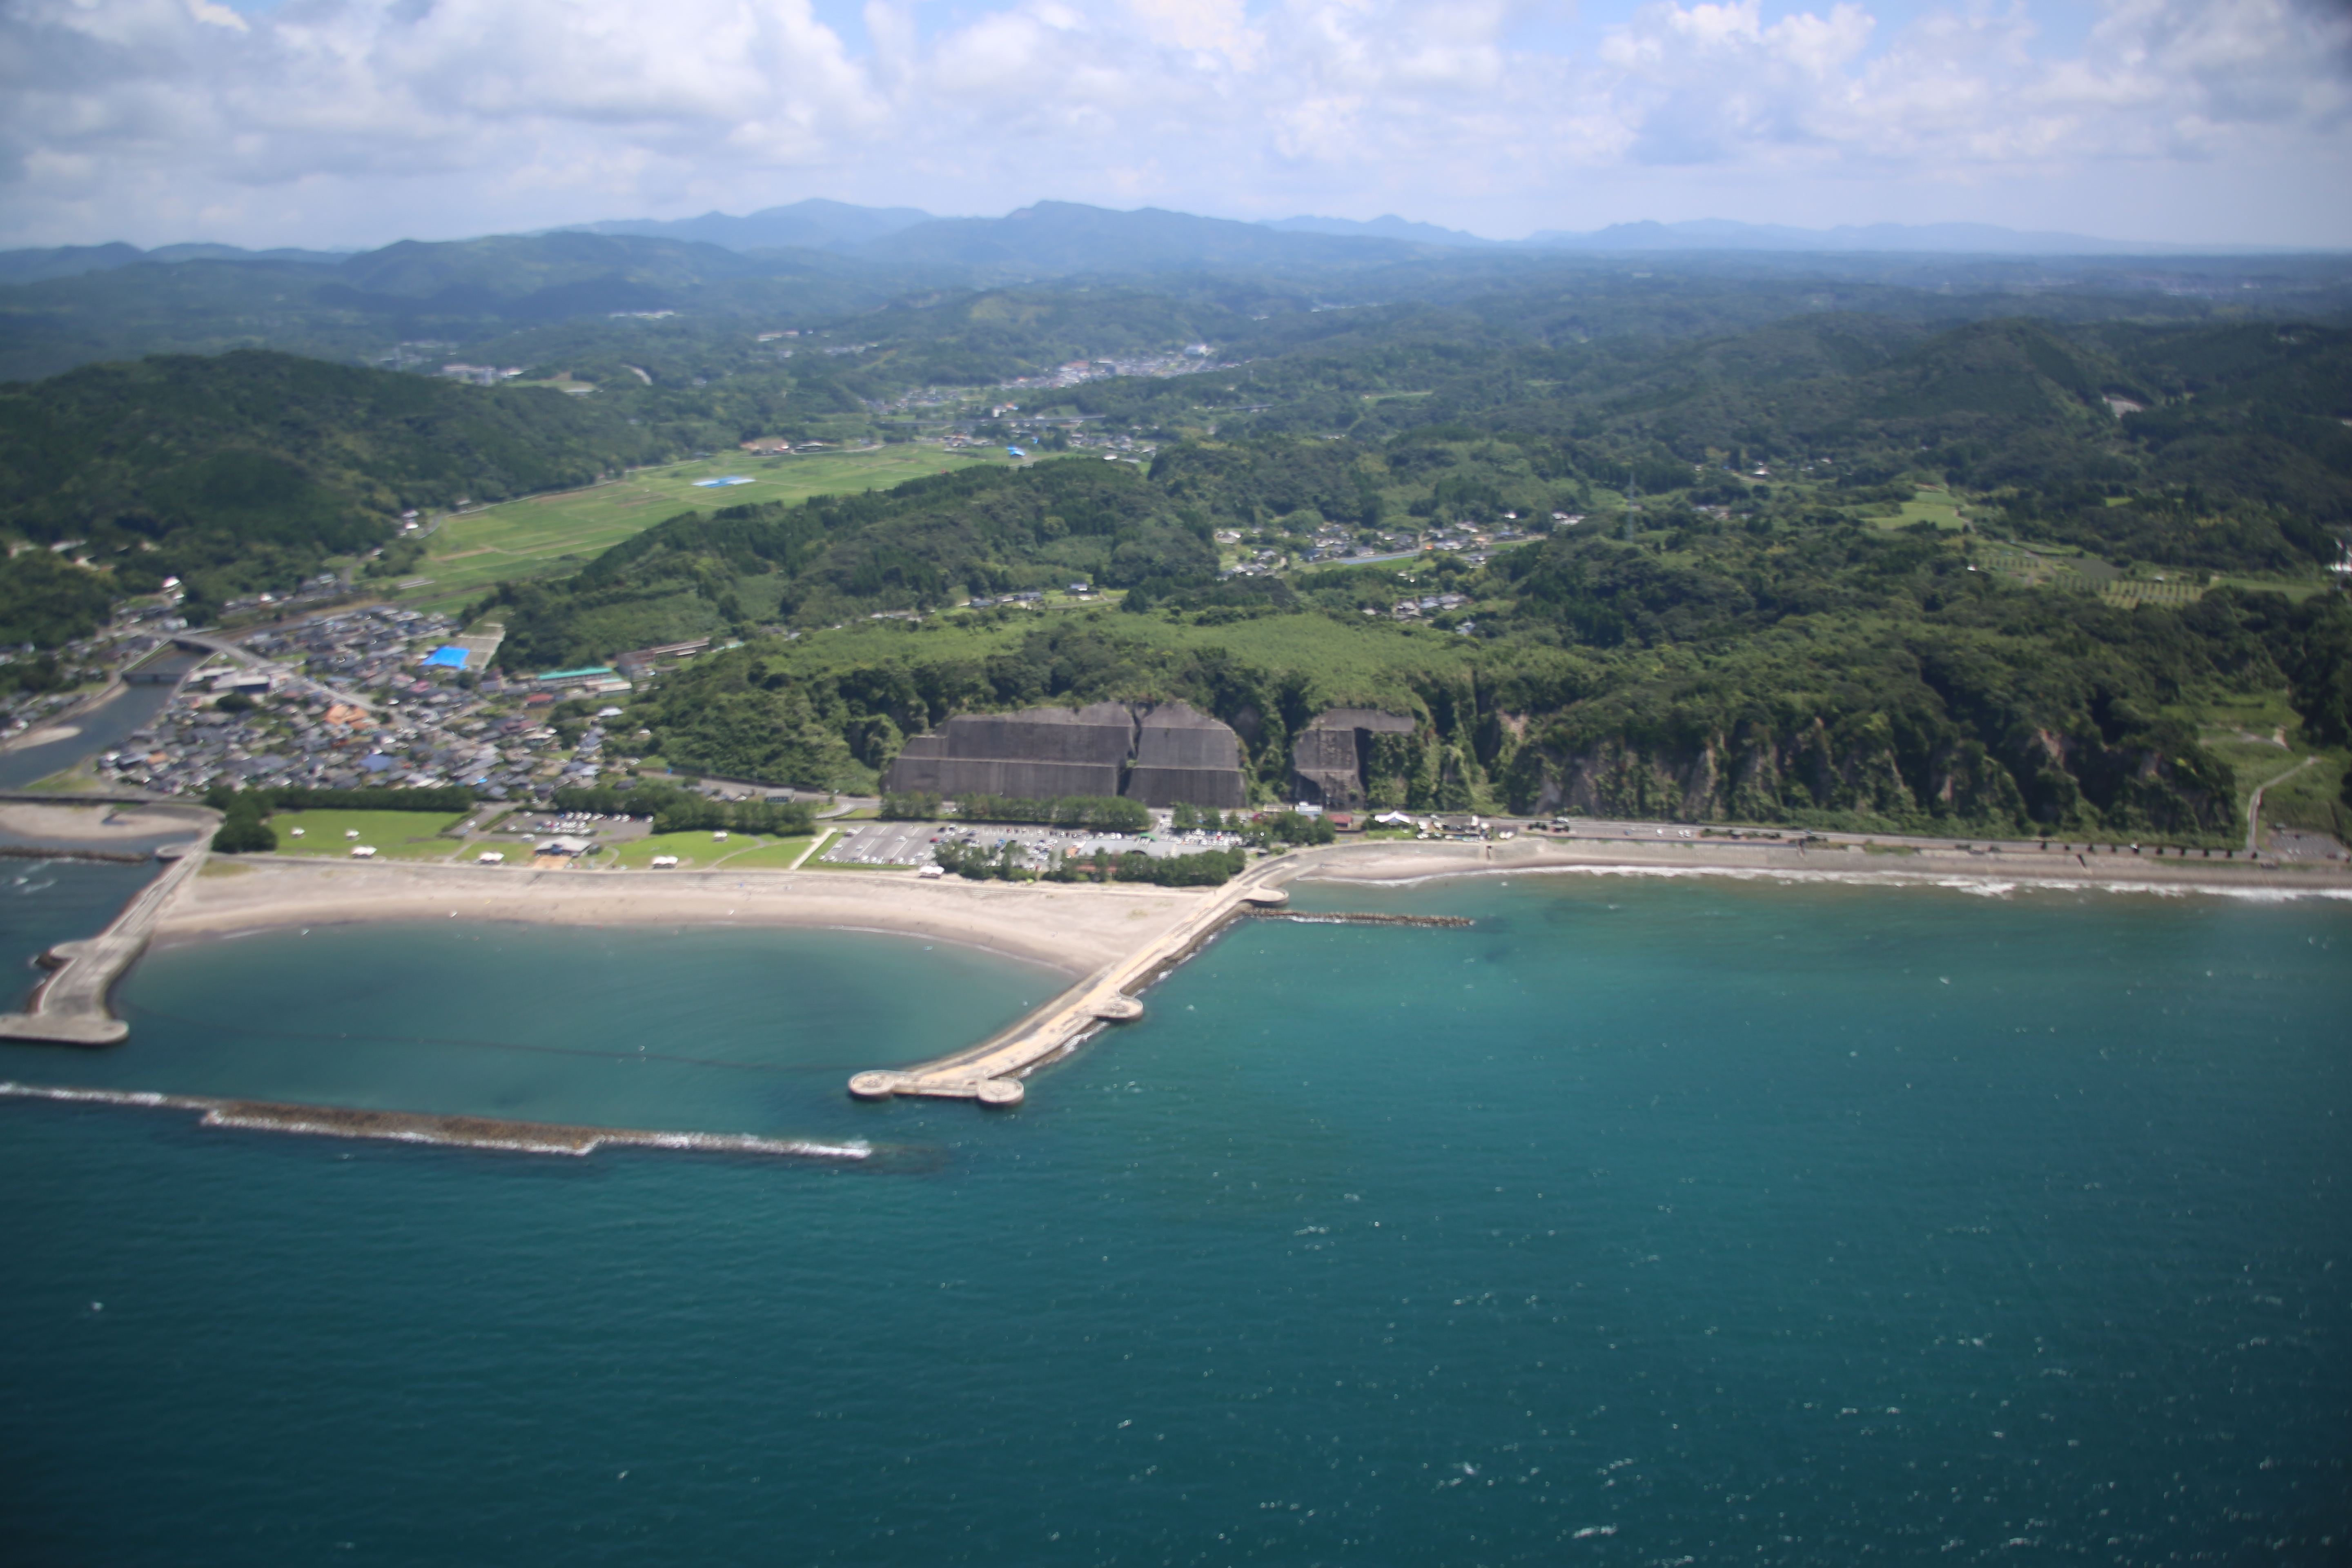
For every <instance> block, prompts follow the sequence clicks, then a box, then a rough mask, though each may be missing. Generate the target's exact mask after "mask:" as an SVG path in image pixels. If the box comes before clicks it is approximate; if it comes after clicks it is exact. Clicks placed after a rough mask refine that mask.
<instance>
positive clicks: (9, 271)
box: [0, 241, 352, 283]
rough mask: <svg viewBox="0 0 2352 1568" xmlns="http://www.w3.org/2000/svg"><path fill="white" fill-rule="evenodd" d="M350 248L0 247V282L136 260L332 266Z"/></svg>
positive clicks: (66, 274)
mask: <svg viewBox="0 0 2352 1568" xmlns="http://www.w3.org/2000/svg"><path fill="white" fill-rule="evenodd" d="M351 254H352V253H351V252H350V251H348V250H240V249H238V248H237V247H236V246H234V245H160V246H157V247H155V248H154V249H152V250H142V249H140V248H139V247H137V246H135V245H124V244H121V243H120V242H119V241H118V242H117V243H115V244H112V245H60V246H54V247H49V248H47V249H42V250H0V283H38V282H39V281H41V279H45V278H79V277H80V276H81V275H82V274H83V273H85V272H105V271H109V270H110V269H112V268H117V267H128V266H130V265H131V263H132V262H134V261H299V262H303V263H307V264H309V265H310V266H314V267H332V266H334V265H335V264H336V263H338V262H340V261H341V260H342V259H343V258H345V257H347V256H349V255H351Z"/></svg>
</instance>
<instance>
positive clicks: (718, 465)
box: [400, 446, 1006, 607]
mask: <svg viewBox="0 0 2352 1568" xmlns="http://www.w3.org/2000/svg"><path fill="white" fill-rule="evenodd" d="M1005 460H1006V459H1004V458H1003V457H1001V456H998V455H995V454H993V453H992V451H989V450H986V449H983V450H982V451H981V452H979V453H977V454H973V453H953V452H948V451H945V450H943V449H941V448H940V447H921V446H898V447H877V448H874V449H871V450H867V451H856V452H838V453H834V452H825V453H813V454H811V455H809V456H806V457H802V456H799V455H797V454H795V455H793V456H791V457H753V456H751V454H749V453H739V454H736V455H735V456H732V457H718V458H696V459H694V460H693V461H690V462H684V463H672V464H670V465H668V466H667V467H665V468H640V469H638V470H636V471H635V472H634V473H631V474H628V475H626V476H625V477H623V478H621V479H615V480H614V481H613V482H612V483H610V484H604V485H597V486H594V487H593V488H591V489H583V490H564V491H562V492H560V493H558V494H554V495H544V496H531V497H529V498H527V499H525V500H515V501H508V502H506V503H505V504H504V505H501V506H494V507H489V508H486V509H485V510H481V511H474V512H467V513H465V514H464V515H462V516H457V517H452V518H450V519H448V520H447V521H444V522H443V523H442V524H441V526H440V528H439V529H438V530H437V531H435V533H434V535H433V539H432V542H431V544H430V546H429V547H428V549H427V552H426V553H425V560H424V561H423V562H422V563H420V564H419V565H418V566H417V568H416V576H418V577H426V578H430V579H431V581H430V582H429V583H426V584H420V585H419V586H417V587H415V588H413V589H410V590H408V591H407V592H405V593H404V594H402V595H400V597H401V600H402V602H403V603H404V604H408V605H415V606H419V607H438V606H442V605H454V604H457V603H458V602H461V601H463V600H466V599H469V598H472V597H475V596H477V595H479V594H481V593H482V592H483V591H484V590H485V589H487V588H488V587H489V586H490V585H491V584H495V583H502V582H511V581H519V580H520V579H524V578H530V577H546V576H553V575H558V574H562V573H566V572H572V571H577V570H578V569H579V568H580V567H581V566H583V565H584V564H586V563H587V562H588V561H589V560H590V559H591V558H592V557H593V556H595V555H596V554H597V553H598V552H602V551H604V550H608V549H610V548H611V547H612V546H614V545H615V544H618V543H619V542H621V541H623V540H625V539H627V538H629V537H630V536H631V535H633V534H635V533H639V532H642V531H644V530H646V529H648V528H650V527H652V526H653V525H654V524H655V523H657V522H661V521H666V520H667V519H669V518H672V517H676V516H677V514H678V513H680V512H682V511H709V510H717V509H719V508H720V507H729V506H744V505H747V504H749V503H751V502H753V501H797V500H807V499H808V498H809V497H811V496H816V495H835V494H839V493H841V492H844V491H850V490H864V489H889V488H890V487H891V486H893V485H897V484H903V483H905V482H906V481H907V480H908V479H920V478H922V477H923V476H924V475H926V474H936V473H939V472H941V471H942V470H944V469H948V468H966V467H969V466H971V464H973V463H975V462H982V463H986V462H1003V461H1005ZM733 477H740V478H743V479H749V480H751V483H749V484H741V485H727V486H720V487H713V488H709V489H704V488H701V487H699V486H698V485H697V483H696V481H697V480H698V479H725V478H733Z"/></svg>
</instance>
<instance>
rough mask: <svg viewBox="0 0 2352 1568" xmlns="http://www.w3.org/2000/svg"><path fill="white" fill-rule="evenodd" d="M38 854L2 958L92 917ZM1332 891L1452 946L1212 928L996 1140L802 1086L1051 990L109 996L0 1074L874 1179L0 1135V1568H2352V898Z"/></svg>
mask: <svg viewBox="0 0 2352 1568" xmlns="http://www.w3.org/2000/svg"><path fill="white" fill-rule="evenodd" d="M58 870H59V872H60V876H59V878H58V881H57V884H56V888H55V889H50V890H48V891H47V892H46V893H35V894H25V893H21V892H20V893H19V894H17V895H16V897H14V898H12V899H6V900H0V927H8V926H9V925H10V922H13V923H14V927H16V928H24V929H23V930H21V931H16V933H15V934H14V935H12V936H11V937H10V940H12V941H13V942H15V951H18V952H26V951H30V950H32V949H36V948H37V947H38V946H40V945H42V942H40V941H38V940H35V938H34V936H32V935H27V934H25V932H26V931H34V929H35V928H37V927H41V926H42V925H43V922H44V921H46V922H47V923H48V924H49V925H52V926H54V925H57V924H59V923H62V924H64V925H67V926H70V925H72V924H73V923H74V921H78V920H81V921H84V923H86V924H87V923H95V921H96V920H97V919H102V918H103V910H102V906H103V905H104V904H105V903H106V901H107V900H105V899H104V898H103V897H101V896H100V893H97V892H91V891H89V887H93V886H96V884H95V883H90V884H88V885H85V884H83V883H81V882H78V881H76V880H75V879H76V878H77V877H78V876H79V875H80V874H82V873H89V872H96V873H100V874H101V875H104V874H110V868H58ZM77 888H79V889H81V890H80V891H79V892H76V891H75V889H77ZM77 899H79V903H77V902H75V900H77ZM1313 900H1319V901H1320V902H1321V903H1322V904H1323V906H1324V907H1340V908H1360V909H1365V908H1370V909H1389V910H1419V911H1424V912H1433V913H1462V914H1468V915H1472V916H1474V917H1475V918H1476V920H1477V921H1478V924H1477V925H1476V926H1475V928H1473V929H1471V930H1468V931H1458V930H1454V931H1448V930H1422V929H1400V928H1364V927H1328V926H1312V925H1299V924H1291V923H1273V922H1266V923H1253V924H1245V925H1243V926H1241V927H1240V928H1238V929H1236V930H1235V931H1234V932H1233V933H1232V934H1230V935H1228V936H1227V937H1225V938H1223V940H1222V941H1220V942H1218V943H1217V944H1216V945H1215V946H1213V948H1212V949H1210V950H1209V951H1208V952H1206V953H1205V954H1204V955H1202V957H1201V958H1199V959H1198V960H1196V961H1195V962H1193V963H1191V964H1189V965H1187V966H1186V967H1185V968H1183V969H1182V970H1181V971H1179V972H1178V973H1176V974H1175V975H1174V976H1173V977H1172V978H1171V980H1170V981H1169V982H1167V983H1166V984H1163V985H1161V986H1160V987H1159V988H1158V989H1156V990H1155V991H1153V992H1152V993H1151V994H1150V996H1149V997H1148V999H1147V1003H1148V1005H1149V1007H1150V1013H1149V1015H1148V1016H1147V1017H1146V1018H1145V1019H1144V1020H1143V1021H1141V1022H1139V1023H1138V1024H1136V1025H1133V1026H1127V1027H1124V1028H1121V1029H1119V1030H1117V1031H1115V1032H1113V1033H1111V1034H1109V1035H1108V1036H1106V1037H1102V1038H1101V1039H1099V1040H1097V1042H1096V1043H1095V1044H1094V1045H1093V1046H1092V1047H1089V1048H1088V1049H1087V1051H1086V1052H1085V1053H1084V1054H1083V1055H1082V1056H1081V1057H1079V1058H1077V1059H1076V1060H1075V1061H1073V1062H1071V1063H1069V1064H1067V1065H1065V1066H1063V1067H1061V1068H1056V1069H1055V1070H1054V1071H1052V1072H1050V1073H1048V1074H1046V1075H1044V1076H1043V1077H1041V1078H1040V1079H1036V1080H1034V1082H1033V1084H1032V1086H1031V1096H1030V1100H1029V1103H1028V1105H1027V1106H1026V1107H1025V1108H1024V1109H1023V1110H1020V1111H1019V1112H1017V1113H1014V1114H1011V1115H990V1114H987V1113H983V1112H982V1111H979V1110H976V1109H975V1108H973V1107H971V1106H968V1105H961V1104H925V1103H920V1102H911V1103H893V1104H889V1105H885V1106H878V1107H877V1106H859V1105H856V1104H853V1103H851V1102H849V1101H848V1100H846V1099H845V1097H844V1096H843V1095H842V1092H841V1079H842V1077H843V1076H844V1074H845V1071H846V1070H848V1069H851V1068H856V1067H862V1066H872V1065H889V1064H891V1063H892V1062H894V1061H903V1060H906V1059H908V1058H911V1057H914V1056H919V1055H920V1054H922V1053H923V1052H925V1051H928V1050H930V1049H934V1048H938V1047H941V1046H943V1045H945V1044H949V1043H956V1042H960V1041H961V1040H963V1039H967V1038H970V1037H974V1036H977V1035H978V1034H980V1033H982V1032H983V1031H984V1030H985V1029H986V1028H987V1027H988V1026H991V1025H992V1024H993V1023H995V1022H997V1021H999V1020H1001V1019H1002V1018H1003V1017H1004V1016H1009V1015H1010V1014H1012V1013H1013V1012H1014V1011H1016V1010H1017V1009H1018V1007H1019V1006H1020V1005H1021V1004H1022V1002H1023V1000H1024V998H1027V999H1034V998H1035V997H1036V996H1037V995H1038V994H1040V992H1039V989H1038V988H1039V986H1040V984H1042V983H1041V981H1040V980H1039V979H1038V977H1037V975H1036V974H1035V972H1033V971H1013V970H1007V969H1006V968H1004V966H1003V965H1001V964H996V963H991V962H983V961H982V960H980V959H977V958H975V957H973V956H972V955H970V954H965V953H960V952H952V951H950V950H947V949H938V950H935V951H931V952H926V951H924V949H923V948H922V946H921V945H920V944H919V943H913V942H900V941H892V940H886V939H878V938H857V937H851V936H846V935H832V934H805V933H761V932H740V931H719V932H689V933H685V934H677V933H674V932H646V933H632V932H615V931H590V932H581V931H526V930H521V929H518V928H512V927H472V928H468V927H467V926H466V925H465V923H464V922H451V923H450V924H449V925H448V926H447V927H446V928H445V927H433V926H422V927H408V928H394V929H388V930H374V931H315V932H313V933H312V934H311V935H310V936H309V937H307V938H306V937H300V936H298V935H293V934H290V933H289V934H286V935H279V936H268V937H256V938H251V939H247V940H244V941H239V942H221V943H212V944H207V945H204V946H195V947H187V948H182V949H177V950H173V951H168V952H160V953H157V954H154V955H152V956H151V957H150V958H149V959H148V960H147V961H146V962H145V963H142V966H141V968H140V969H139V970H138V971H136V972H134V973H133V975H132V976H131V979H130V980H129V982H128V983H127V984H126V986H125V988H124V991H123V995H122V1000H123V1002H124V1004H125V1007H126V1010H127V1013H128V1016H131V1018H132V1020H133V1024H134V1034H133V1037H132V1040H131V1043H130V1044H129V1045H128V1046H126V1047H122V1048H121V1049H120V1050H119V1051H116V1052H113V1053H110V1054H106V1055H101V1056H82V1055H79V1054H68V1053H65V1052H52V1051H48V1050H45V1049H39V1048H31V1049H16V1050H12V1051H9V1052H7V1053H6V1054H5V1056H0V1068H5V1071H0V1076H6V1077H10V1078H15V1079H31V1078H35V1077H40V1078H46V1079H49V1080H51V1081H59V1082H66V1081H72V1082H84V1083H89V1082H99V1081H104V1082H111V1083H120V1084H124V1085H134V1086H137V1087H142V1088H166V1089H189V1090H194V1091H198V1092H214V1093H241V1094H250V1095H256V1096H276V1097H284V1098H299V1097H303V1096H310V1097H316V1098H321V1099H331V1100H339V1101H342V1102H347V1103H371V1104H400V1105H414V1106H417V1107H419V1108H424V1109H434V1110H467V1111H476V1112H483V1113H489V1114H511V1115H525V1116H537V1117H545V1118H550V1119H555V1120H572V1121H626V1122H628V1123H630V1124H634V1125H653V1126H664V1125H679V1124H681V1119H691V1120H690V1121H685V1122H684V1123H683V1124H686V1125H695V1126H712V1127H719V1126H723V1127H725V1128H726V1129H728V1130H747V1131H765V1132H775V1133H782V1134H814V1135H821V1136H824V1137H827V1138H835V1137H842V1136H856V1137H864V1138H867V1139H870V1140H872V1141H874V1142H876V1143H877V1144H882V1145H888V1146H892V1147H894V1148H898V1149H903V1150H907V1151H910V1152H912V1153H910V1155H909V1156H908V1157H907V1158H904V1159H900V1160H898V1161H895V1162H877V1163H872V1164H869V1165H867V1166H864V1167H859V1166H855V1165H851V1164H848V1163H841V1162H832V1163H827V1162H807V1163H780V1162H773V1161H762V1160H751V1159H720V1158H705V1157H693V1156H674V1155H664V1154H658V1153H651V1152H620V1153H604V1154H599V1155H597V1156H594V1157H593V1158H591V1159H588V1160H584V1161H573V1160H558V1159H550V1158H533V1157H528V1156H519V1155H499V1154H488V1153H481V1152H465V1151H457V1150H449V1149H434V1148H417V1147H405V1146H389V1145H373V1144H367V1143H355V1142H341V1141H336V1140H327V1139H304V1138H294V1137H286V1136H279V1135H272V1134H263V1133H236V1132H224V1131H203V1130H200V1129H197V1128H195V1127H194V1126H193V1125H192V1124H191V1120H190V1119H189V1118H188V1117H187V1116H185V1115H184V1114H179V1113H166V1112H147V1111H136V1110H118V1109H112V1108H104V1107H79V1106H61V1105H57V1104H49V1103H37V1102H27V1101H9V1102H0V1183H5V1191H6V1193H7V1194H8V1201H7V1203H6V1204H5V1205H0V1259H5V1268H6V1271H7V1274H6V1278H7V1286H6V1289H5V1291H0V1390H5V1399H0V1443H5V1452H6V1454H7V1456H8V1462H7V1463H6V1464H5V1466H0V1486H5V1489H6V1492H5V1497H0V1555H5V1560H7V1561H10V1562H21V1563H108V1564H146V1563H157V1564H162V1563H172V1564H188V1563H202V1564H209V1563H240V1564H244V1563H312V1562H328V1563H362V1562H377V1563H486V1564H488V1563H500V1564H504V1563H538V1562H563V1563H605V1562H611V1563H622V1562H627V1563H688V1562H692V1563H709V1562H719V1563H737V1562H746V1563H874V1564H896V1563H1038V1564H1065V1563H1067V1564H1079V1563H1087V1564H1092V1563H1349V1564H1354V1563H1413V1564H1419V1563H1441V1564H1453V1563H1612V1564H1678V1563H1865V1562H1885V1563H1929V1562H1933V1563H1956V1562H1983V1563H2249V1562H2259V1563H2340V1562H2342V1561H2344V1560H2345V1559H2346V1555H2347V1552H2346V1543H2347V1540H2352V1504H2347V1481H2352V1477H2347V1455H2352V1359H2347V1336H2352V1200H2347V1180H2352V1140H2347V1137H2346V1131H2347V1120H2352V1061H2348V1060H2347V1058H2352V1036H2347V1027H2346V1019H2347V1011H2352V963H2347V957H2352V908H2347V906H2346V905H2344V904H2342V903H2335V902H2326V901H2319V900H2309V901H2302V902H2294V903H2284V904H2258V903H2250V902H2242V901H2237V900H2223V899H2184V900H2165V899H2156V898H2151V897H2145V896H2112V895H2104V894H2096V893H2080V892H2031V891H2028V892H2021V893H2018V894H2016V895H2014V896H2012V897H2011V898H2008V899H2000V900H1995V899H1985V898H1979V897H1974V896H1970V895H1969V894H1967V893H1964V892H1958V891H1951V890H1942V889H1899V890H1896V889H1876V888H1857V887H1804V888H1792V887H1786V886H1773V885H1762V884H1746V883H1739V882H1733V881H1727V880H1691V881H1671V882H1669V881H1640V880H1626V879H1589V878H1566V877H1562V878H1531V877H1514V878H1511V879H1508V880H1507V882H1497V881H1481V882H1476V883H1471V882H1455V883H1451V884H1444V885H1437V886H1432V887H1428V888H1423V889H1409V890H1371V891H1367V890H1363V889H1347V890H1338V889H1322V890H1318V891H1317V892H1316V893H1315V894H1314V895H1313ZM1307 901H1312V900H1302V902H1307ZM92 910H96V911H97V912H96V913H95V914H92V913H91V911H92ZM85 916H89V919H87V920H85ZM61 934H71V932H70V931H56V930H53V931H50V932H49V937H50V939H54V936H56V935H61ZM240 1018H244V1019H247V1020H248V1021H247V1023H245V1024H240V1023H239V1022H238V1020H239V1019H240ZM265 1030H266V1032H264V1031H265ZM346 1037H348V1038H346ZM640 1046H643V1047H646V1049H645V1053H644V1054H645V1057H646V1059H645V1060H643V1061H641V1062H640V1061H636V1060H634V1059H633V1058H635V1057H636V1056H637V1054H638V1047H640ZM518 1047H534V1048H518ZM536 1047H562V1048H561V1049H552V1048H536ZM575 1052H580V1053H586V1054H572V1053H575Z"/></svg>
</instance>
